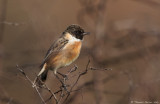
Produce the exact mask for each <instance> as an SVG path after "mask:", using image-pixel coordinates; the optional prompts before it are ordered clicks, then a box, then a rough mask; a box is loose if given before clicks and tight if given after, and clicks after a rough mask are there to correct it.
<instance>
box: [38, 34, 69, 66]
mask: <svg viewBox="0 0 160 104" xmlns="http://www.w3.org/2000/svg"><path fill="white" fill-rule="evenodd" d="M67 43H68V40H67V39H65V38H64V37H60V38H59V39H58V40H57V41H55V42H54V43H53V44H52V45H51V47H50V48H49V50H48V51H47V54H46V56H45V58H44V60H43V63H42V64H41V66H40V67H41V68H42V67H43V65H44V63H45V62H46V61H47V60H48V59H49V57H50V56H51V55H53V54H57V53H58V52H59V51H60V50H61V49H62V48H63V47H64V46H65V45H66V44H67Z"/></svg>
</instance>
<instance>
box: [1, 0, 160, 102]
mask: <svg viewBox="0 0 160 104" xmlns="http://www.w3.org/2000/svg"><path fill="white" fill-rule="evenodd" d="M159 11H160V1H159V0H94V1H93V0H77V1H76V0H70V1H67V0H47V1H46V0H45V1H44V0H32V1H31V0H0V104H7V103H8V104H40V102H41V100H40V98H39V96H38V95H37V93H36V92H35V91H34V89H33V88H32V87H31V86H30V84H29V83H28V82H27V81H24V78H23V77H22V76H21V75H20V74H19V71H18V70H17V69H16V64H19V65H20V66H22V67H23V69H24V70H25V72H26V73H27V74H28V76H30V77H31V78H32V79H34V78H35V76H36V74H37V73H38V72H39V70H40V69H39V65H40V63H41V62H42V60H43V58H44V56H45V53H46V51H47V50H48V48H49V47H50V45H51V44H52V43H53V41H54V40H55V39H56V38H58V37H59V36H60V34H61V33H62V32H63V31H64V30H65V28H66V27H67V26H68V25H70V24H79V25H81V26H82V27H83V28H84V29H85V30H86V31H89V32H90V33H91V35H90V36H87V37H85V39H84V41H83V47H82V51H81V55H80V57H79V58H78V60H77V61H76V62H75V63H73V64H72V65H70V66H69V67H67V68H63V69H61V70H60V71H61V72H66V70H67V69H70V68H71V67H73V65H74V64H76V65H77V66H78V70H83V69H85V66H86V63H87V62H88V59H91V65H92V66H94V67H97V68H112V70H111V71H105V72H104V71H102V72H101V71H93V72H92V73H89V74H88V75H86V76H84V77H83V78H81V79H80V80H79V83H78V85H77V88H82V90H81V91H77V92H75V93H73V94H72V96H71V97H70V98H69V100H68V102H67V103H66V104H80V103H82V104H88V103H90V104H130V103H136V101H138V102H143V101H148V102H158V103H160V93H159V92H160V89H159V88H160V84H159V82H160V70H159V68H160V64H159V61H160V54H159V53H160V37H159V35H160V20H159V18H160V12H159ZM57 83H58V82H57V80H55V77H54V76H53V74H52V73H50V75H49V78H48V80H47V82H46V84H47V85H48V86H49V87H50V88H51V90H53V91H55V90H56V89H55V88H56V87H57V86H58V84H57ZM41 93H42V95H43V96H44V97H47V96H48V95H47V94H46V92H45V91H44V92H43V91H42V92H41ZM51 102H53V101H50V103H51Z"/></svg>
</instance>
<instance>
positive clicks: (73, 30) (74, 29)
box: [65, 25, 89, 40]
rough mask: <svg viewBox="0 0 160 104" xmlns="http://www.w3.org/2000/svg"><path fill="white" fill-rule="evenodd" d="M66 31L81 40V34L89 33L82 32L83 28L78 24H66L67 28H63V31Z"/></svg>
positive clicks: (86, 33)
mask: <svg viewBox="0 0 160 104" xmlns="http://www.w3.org/2000/svg"><path fill="white" fill-rule="evenodd" d="M67 32H68V33H70V34H71V35H73V36H74V37H76V38H77V39H81V40H82V39H83V36H85V35H88V34H89V32H84V30H83V29H82V28H81V27H80V26H78V25H70V26H68V27H67V29H66V30H65V33H67Z"/></svg>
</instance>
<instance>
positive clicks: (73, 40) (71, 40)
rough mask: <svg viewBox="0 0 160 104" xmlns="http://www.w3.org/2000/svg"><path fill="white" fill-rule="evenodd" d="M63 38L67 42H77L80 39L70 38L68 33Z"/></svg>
mask: <svg viewBox="0 0 160 104" xmlns="http://www.w3.org/2000/svg"><path fill="white" fill-rule="evenodd" d="M65 38H66V39H68V40H69V42H71V43H72V42H79V41H81V40H80V39H77V38H76V37H74V36H72V35H71V34H70V33H66V34H65Z"/></svg>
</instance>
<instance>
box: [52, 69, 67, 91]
mask: <svg viewBox="0 0 160 104" xmlns="http://www.w3.org/2000/svg"><path fill="white" fill-rule="evenodd" d="M57 73H58V72H57ZM54 75H55V76H56V78H57V79H58V80H59V81H60V83H61V84H62V88H64V90H65V91H66V92H67V93H68V92H69V91H68V89H67V85H66V84H65V81H64V82H63V81H62V80H61V79H60V78H59V76H58V75H57V74H54Z"/></svg>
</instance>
